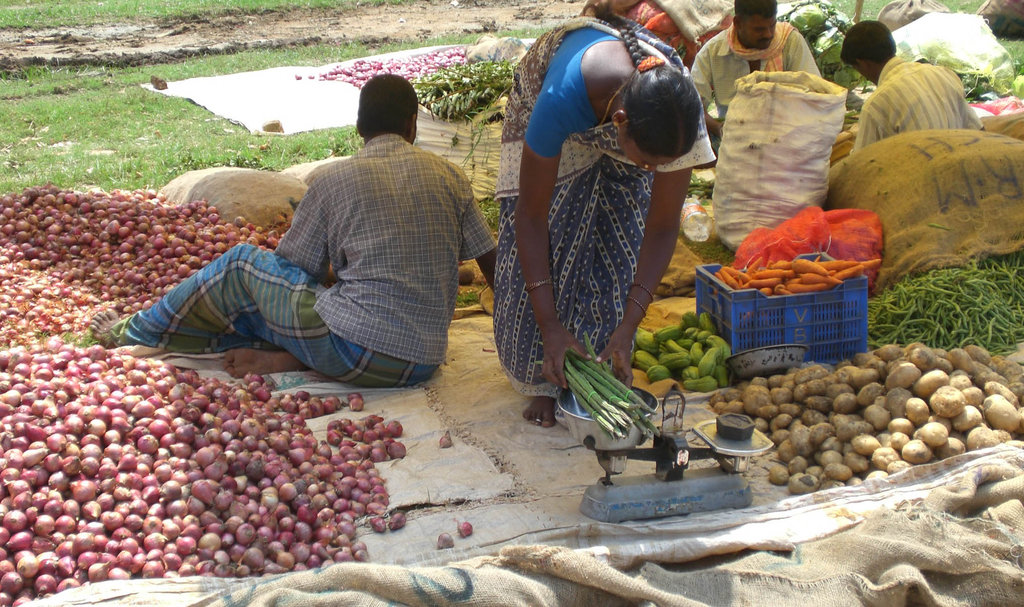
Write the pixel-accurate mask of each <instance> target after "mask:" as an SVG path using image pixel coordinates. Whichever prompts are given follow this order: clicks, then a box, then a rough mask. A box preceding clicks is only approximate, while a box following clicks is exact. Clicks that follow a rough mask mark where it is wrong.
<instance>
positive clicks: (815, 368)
mask: <svg viewBox="0 0 1024 607" xmlns="http://www.w3.org/2000/svg"><path fill="white" fill-rule="evenodd" d="M828 374H829V370H828V368H826V367H825V366H824V365H809V366H807V367H799V368H794V369H793V381H794V382H796V384H797V385H800V384H803V383H805V382H809V381H812V380H815V379H821V378H823V377H825V376H826V375H828Z"/></svg>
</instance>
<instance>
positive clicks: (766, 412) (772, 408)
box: [757, 405, 779, 420]
mask: <svg viewBox="0 0 1024 607" xmlns="http://www.w3.org/2000/svg"><path fill="white" fill-rule="evenodd" d="M778 414H779V406H778V405H765V406H763V407H761V408H760V409H758V410H757V417H760V418H762V419H766V420H771V419H773V418H774V417H775V416H776V415H778Z"/></svg>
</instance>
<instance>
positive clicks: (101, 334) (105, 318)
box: [89, 310, 121, 348]
mask: <svg viewBox="0 0 1024 607" xmlns="http://www.w3.org/2000/svg"><path fill="white" fill-rule="evenodd" d="M120 320H121V317H120V316H118V314H117V312H115V311H114V310H103V311H102V312H98V313H97V314H96V316H93V317H92V320H91V321H89V331H90V332H92V337H93V339H95V340H96V341H97V342H98V343H99V344H100V345H101V346H103V347H104V348H113V347H116V346H117V345H118V344H117V342H116V341H114V336H113V334H111V329H113V328H114V325H116V324H117V323H118V322H119V321H120Z"/></svg>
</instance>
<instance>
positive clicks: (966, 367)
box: [946, 348, 974, 373]
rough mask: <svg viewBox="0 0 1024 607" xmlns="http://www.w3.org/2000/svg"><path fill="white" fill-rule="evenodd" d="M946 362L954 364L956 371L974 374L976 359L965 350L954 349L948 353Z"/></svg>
mask: <svg viewBox="0 0 1024 607" xmlns="http://www.w3.org/2000/svg"><path fill="white" fill-rule="evenodd" d="M946 360H948V361H949V362H950V363H952V365H953V368H954V369H960V370H961V371H966V372H967V373H973V372H974V359H973V358H971V355H970V354H968V353H967V351H966V350H964V349H963V348H953V349H952V350H950V351H949V352H946Z"/></svg>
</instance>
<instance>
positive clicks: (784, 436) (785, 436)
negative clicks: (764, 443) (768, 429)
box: [768, 430, 789, 445]
mask: <svg viewBox="0 0 1024 607" xmlns="http://www.w3.org/2000/svg"><path fill="white" fill-rule="evenodd" d="M768 438H770V439H771V441H772V444H775V445H781V444H782V443H783V441H786V440H789V430H776V431H775V432H772V434H771V436H769V437H768Z"/></svg>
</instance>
